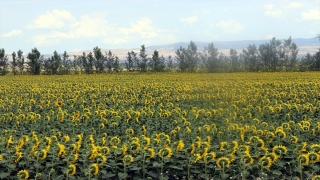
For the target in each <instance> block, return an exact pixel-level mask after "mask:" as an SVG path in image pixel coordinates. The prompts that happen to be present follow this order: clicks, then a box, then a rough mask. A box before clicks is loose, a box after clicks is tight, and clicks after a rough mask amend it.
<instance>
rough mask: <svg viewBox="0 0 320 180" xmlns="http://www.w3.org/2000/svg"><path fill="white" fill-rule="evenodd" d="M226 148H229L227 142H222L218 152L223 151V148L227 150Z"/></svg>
mask: <svg viewBox="0 0 320 180" xmlns="http://www.w3.org/2000/svg"><path fill="white" fill-rule="evenodd" d="M228 147H229V144H228V142H226V141H222V142H221V143H220V148H219V151H225V148H228Z"/></svg>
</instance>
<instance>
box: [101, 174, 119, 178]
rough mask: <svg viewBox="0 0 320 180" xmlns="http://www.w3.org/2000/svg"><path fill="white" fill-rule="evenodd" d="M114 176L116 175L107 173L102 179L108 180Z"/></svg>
mask: <svg viewBox="0 0 320 180" xmlns="http://www.w3.org/2000/svg"><path fill="white" fill-rule="evenodd" d="M116 175H117V174H111V173H108V174H103V177H104V178H106V179H109V178H112V177H115V176H116Z"/></svg>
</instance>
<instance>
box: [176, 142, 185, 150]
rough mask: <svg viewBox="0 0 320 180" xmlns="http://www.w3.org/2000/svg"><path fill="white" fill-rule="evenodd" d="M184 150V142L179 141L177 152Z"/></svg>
mask: <svg viewBox="0 0 320 180" xmlns="http://www.w3.org/2000/svg"><path fill="white" fill-rule="evenodd" d="M183 148H184V143H183V140H179V142H178V145H177V147H176V152H178V151H180V150H182V149H183Z"/></svg>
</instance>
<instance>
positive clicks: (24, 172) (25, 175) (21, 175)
mask: <svg viewBox="0 0 320 180" xmlns="http://www.w3.org/2000/svg"><path fill="white" fill-rule="evenodd" d="M17 176H18V178H19V180H26V179H28V178H29V172H28V171H27V170H21V171H19V172H18V174H17Z"/></svg>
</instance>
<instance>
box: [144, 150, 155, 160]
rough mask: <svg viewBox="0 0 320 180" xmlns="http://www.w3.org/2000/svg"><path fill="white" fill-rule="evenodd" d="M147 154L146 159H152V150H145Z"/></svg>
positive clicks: (153, 153)
mask: <svg viewBox="0 0 320 180" xmlns="http://www.w3.org/2000/svg"><path fill="white" fill-rule="evenodd" d="M146 152H147V157H148V158H147V159H151V158H154V155H155V154H156V152H155V150H154V149H153V148H148V149H147V150H146Z"/></svg>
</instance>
